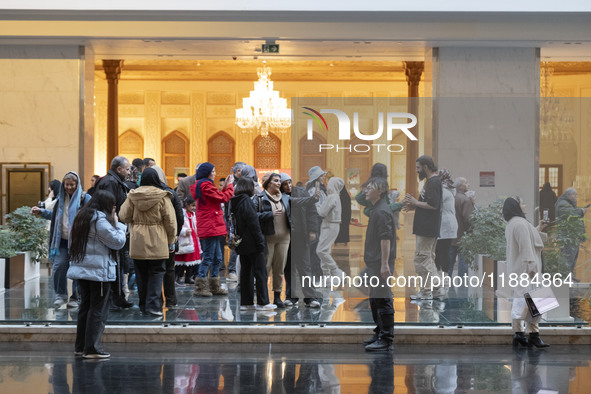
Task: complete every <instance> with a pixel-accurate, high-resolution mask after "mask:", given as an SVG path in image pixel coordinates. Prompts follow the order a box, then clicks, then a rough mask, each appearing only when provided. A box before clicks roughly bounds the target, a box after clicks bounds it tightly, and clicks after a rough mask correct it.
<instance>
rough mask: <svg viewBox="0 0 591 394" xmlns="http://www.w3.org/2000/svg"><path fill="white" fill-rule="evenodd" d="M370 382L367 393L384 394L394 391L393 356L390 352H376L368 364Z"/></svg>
mask: <svg viewBox="0 0 591 394" xmlns="http://www.w3.org/2000/svg"><path fill="white" fill-rule="evenodd" d="M369 375H370V377H371V383H370V385H369V393H370V394H375V393H380V394H382V393H383V394H386V393H393V392H394V358H393V357H392V354H390V353H376V354H375V358H374V360H373V362H372V363H371V364H370V365H369Z"/></svg>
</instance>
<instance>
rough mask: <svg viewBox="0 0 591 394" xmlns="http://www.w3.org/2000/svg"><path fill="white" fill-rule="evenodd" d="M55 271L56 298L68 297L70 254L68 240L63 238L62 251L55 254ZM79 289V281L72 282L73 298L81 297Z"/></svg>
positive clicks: (54, 287)
mask: <svg viewBox="0 0 591 394" xmlns="http://www.w3.org/2000/svg"><path fill="white" fill-rule="evenodd" d="M51 267H52V268H51V269H52V271H53V291H54V292H55V298H56V299H58V298H61V299H64V300H67V299H68V277H67V274H68V268H70V255H69V253H68V240H67V239H62V240H61V242H60V252H59V254H58V255H57V256H55V258H54V260H53V262H52V266H51ZM78 295H79V291H78V281H77V280H74V281H73V282H72V298H75V299H80V297H79V296H78Z"/></svg>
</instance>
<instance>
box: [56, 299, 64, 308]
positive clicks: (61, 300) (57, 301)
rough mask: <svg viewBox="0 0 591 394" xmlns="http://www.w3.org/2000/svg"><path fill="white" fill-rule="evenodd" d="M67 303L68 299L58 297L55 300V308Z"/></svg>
mask: <svg viewBox="0 0 591 394" xmlns="http://www.w3.org/2000/svg"><path fill="white" fill-rule="evenodd" d="M65 303H66V300H64V299H63V298H56V300H55V301H54V302H53V306H54V307H55V308H61V307H62V306H63V305H64V304H65Z"/></svg>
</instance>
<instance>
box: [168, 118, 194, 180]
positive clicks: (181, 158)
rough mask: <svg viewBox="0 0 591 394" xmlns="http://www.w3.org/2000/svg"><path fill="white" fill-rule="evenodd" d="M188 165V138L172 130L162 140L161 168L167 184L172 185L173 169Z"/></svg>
mask: <svg viewBox="0 0 591 394" xmlns="http://www.w3.org/2000/svg"><path fill="white" fill-rule="evenodd" d="M188 167H189V139H188V138H187V137H185V135H184V134H183V133H181V132H179V131H178V130H174V131H173V132H172V133H170V134H168V135H167V136H166V137H165V138H164V139H163V140H162V169H163V170H164V173H165V174H166V181H167V182H168V185H169V186H171V185H174V169H175V168H188Z"/></svg>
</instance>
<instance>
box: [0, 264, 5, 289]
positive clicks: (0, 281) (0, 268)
mask: <svg viewBox="0 0 591 394" xmlns="http://www.w3.org/2000/svg"><path fill="white" fill-rule="evenodd" d="M5 276H6V259H0V293H2V292H3V291H4V290H5V286H4V277H5Z"/></svg>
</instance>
